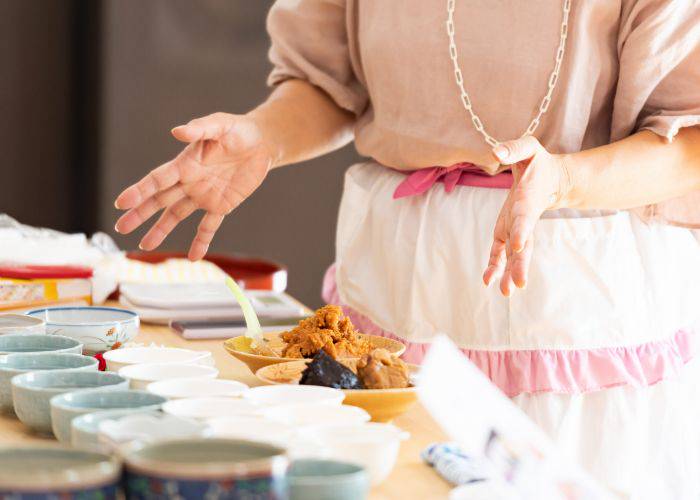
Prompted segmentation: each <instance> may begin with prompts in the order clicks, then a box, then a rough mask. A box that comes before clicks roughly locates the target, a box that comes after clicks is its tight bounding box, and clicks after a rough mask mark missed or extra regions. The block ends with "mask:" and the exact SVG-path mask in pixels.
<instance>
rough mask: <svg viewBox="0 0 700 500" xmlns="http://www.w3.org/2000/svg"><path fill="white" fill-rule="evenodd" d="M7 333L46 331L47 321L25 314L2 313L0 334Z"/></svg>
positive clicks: (0, 316)
mask: <svg viewBox="0 0 700 500" xmlns="http://www.w3.org/2000/svg"><path fill="white" fill-rule="evenodd" d="M6 333H46V323H45V322H44V320H43V319H41V318H34V317H32V316H26V315H24V314H0V335H4V334H6Z"/></svg>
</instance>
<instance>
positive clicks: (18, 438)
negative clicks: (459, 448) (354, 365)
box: [0, 325, 450, 500]
mask: <svg viewBox="0 0 700 500" xmlns="http://www.w3.org/2000/svg"><path fill="white" fill-rule="evenodd" d="M135 341H136V342H140V343H143V344H150V343H152V342H153V343H155V344H158V345H167V346H172V347H184V348H187V349H196V350H207V351H211V352H212V354H213V356H214V359H215V361H216V366H217V368H218V369H219V370H220V377H221V378H228V379H235V380H240V381H241V382H244V383H246V384H248V385H250V386H255V385H259V384H260V383H259V381H258V380H257V379H256V378H255V377H254V376H253V374H252V373H251V372H250V370H249V369H248V367H247V366H246V365H244V364H243V363H242V362H240V361H238V360H237V359H235V358H234V357H233V356H231V355H229V354H228V353H227V352H226V351H225V350H224V348H223V343H222V341H220V340H196V341H193V340H184V339H183V338H182V337H180V336H179V335H177V334H176V333H174V332H173V331H172V330H170V329H169V328H167V327H163V326H153V325H142V326H141V332H140V333H139V335H138V337H137V338H136V339H135ZM394 424H395V425H397V426H399V427H401V428H402V429H404V430H406V431H408V432H410V433H411V439H410V440H408V441H404V442H403V443H402V444H401V452H400V455H399V459H398V462H397V465H396V468H395V469H394V470H393V472H392V473H391V476H389V478H388V479H387V480H386V481H384V482H383V483H382V484H381V485H379V486H378V487H375V488H373V489H372V492H371V495H370V499H372V500H385V499H386V500H389V499H392V500H393V499H405V500H409V499H414V498H416V499H428V498H430V499H439V498H445V497H446V496H447V493H448V492H449V490H450V485H449V484H448V483H447V482H446V481H444V480H443V479H442V478H440V476H438V475H437V474H436V473H435V471H433V470H432V469H431V468H430V467H429V466H427V465H425V464H424V463H423V462H422V461H421V459H420V452H421V450H422V449H423V448H424V447H425V446H426V445H428V444H430V443H433V442H435V441H439V440H442V439H444V438H445V437H444V435H443V434H442V432H441V431H440V429H439V428H438V427H437V425H436V424H435V423H434V422H433V421H432V419H431V418H430V416H429V415H428V413H427V412H426V411H425V410H424V409H423V408H422V407H421V406H420V405H416V406H415V407H413V408H412V409H411V410H410V411H409V412H408V413H406V414H404V415H402V416H401V417H399V418H397V419H396V421H395V422H394ZM41 441H45V442H46V441H49V440H48V439H47V438H42V437H39V436H36V435H33V434H31V433H30V432H29V431H28V430H27V429H26V427H24V426H23V425H22V424H21V423H20V422H19V421H18V420H17V419H16V418H14V417H9V416H0V442H1V443H2V444H9V443H17V442H25V443H26V442H41Z"/></svg>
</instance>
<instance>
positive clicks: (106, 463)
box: [0, 444, 122, 493]
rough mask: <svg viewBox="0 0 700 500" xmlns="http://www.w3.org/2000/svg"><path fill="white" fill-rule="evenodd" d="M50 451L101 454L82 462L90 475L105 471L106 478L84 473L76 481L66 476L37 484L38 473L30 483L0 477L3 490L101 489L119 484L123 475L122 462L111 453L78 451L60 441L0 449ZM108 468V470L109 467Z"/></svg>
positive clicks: (8, 452) (41, 491)
mask: <svg viewBox="0 0 700 500" xmlns="http://www.w3.org/2000/svg"><path fill="white" fill-rule="evenodd" d="M32 451H33V452H36V453H47V452H56V453H58V452H64V453H69V454H74V455H93V456H99V457H102V458H103V460H99V461H95V462H90V463H87V464H84V465H82V467H85V468H87V469H88V470H89V471H90V473H91V474H93V475H94V474H95V472H98V473H100V472H101V473H102V474H101V475H102V476H103V477H100V478H94V477H93V476H92V475H91V476H88V478H87V479H86V478H85V476H84V475H81V477H80V478H78V479H77V480H75V479H73V480H71V479H69V478H66V477H65V476H64V477H62V478H59V479H53V480H51V481H50V482H47V483H46V484H38V485H37V484H36V476H35V475H32V476H31V477H30V479H29V481H31V484H30V483H27V482H26V480H24V482H23V481H16V482H13V481H12V480H7V481H5V480H0V490H6V489H13V490H17V491H19V492H21V493H44V492H46V491H50V492H54V491H60V490H65V489H71V490H76V489H80V490H83V489H89V488H99V487H103V486H107V485H110V484H116V483H117V482H118V481H119V478H120V477H121V470H122V464H121V461H120V460H119V459H118V457H116V456H113V455H108V454H106V453H100V452H97V451H88V450H79V449H75V448H72V447H69V446H65V445H60V444H41V445H39V444H31V445H20V446H17V445H14V446H12V445H10V446H8V447H3V448H2V450H0V454H3V453H5V454H13V453H29V452H32ZM107 469H109V470H107Z"/></svg>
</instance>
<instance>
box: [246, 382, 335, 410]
mask: <svg viewBox="0 0 700 500" xmlns="http://www.w3.org/2000/svg"><path fill="white" fill-rule="evenodd" d="M280 387H282V388H284V389H287V388H290V387H291V388H292V389H291V390H292V391H295V390H297V389H294V388H295V387H308V388H309V389H300V391H301V392H305V391H312V390H313V391H319V392H325V393H327V394H328V397H327V398H324V400H323V401H321V402H315V403H314V404H338V405H340V404H343V401H344V400H345V393H344V392H343V391H342V390H341V389H335V388H333V387H325V386H322V385H299V384H268V385H259V386H257V387H251V389H250V390H249V391H246V393H245V394H244V395H243V399H247V400H249V401H252V402H255V403H258V404H265V403H266V402H269V401H268V400H267V399H266V398H263V399H262V400H260V399H258V398H256V397H255V394H257V393H263V394H265V393H266V392H272V393H273V392H274V391H275V390H279V391H282V389H280ZM331 395H333V396H335V397H333V398H331V397H330V396H331ZM292 404H302V403H300V402H287V403H285V402H276V403H273V406H284V405H292Z"/></svg>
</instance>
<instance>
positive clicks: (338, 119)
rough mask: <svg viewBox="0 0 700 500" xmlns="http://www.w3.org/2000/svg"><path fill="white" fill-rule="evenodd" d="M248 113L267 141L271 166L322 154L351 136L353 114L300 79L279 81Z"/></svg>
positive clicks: (333, 148)
mask: <svg viewBox="0 0 700 500" xmlns="http://www.w3.org/2000/svg"><path fill="white" fill-rule="evenodd" d="M248 116H249V117H250V118H252V119H253V121H255V122H256V123H257V124H258V127H259V128H260V131H261V133H262V135H263V139H264V141H265V142H266V143H267V144H268V148H269V149H270V151H271V155H272V164H271V168H276V167H280V166H283V165H289V164H290V163H297V162H300V161H304V160H309V159H311V158H316V157H318V156H322V155H324V154H326V153H330V152H331V151H335V150H336V149H340V148H341V147H343V146H345V145H346V144H347V143H349V142H350V141H351V140H352V138H353V130H352V128H353V124H354V123H355V117H354V115H353V114H352V113H350V112H348V111H345V110H343V109H341V108H339V107H338V106H337V105H336V104H335V102H333V100H332V99H331V98H330V97H328V95H327V94H326V93H325V92H323V91H322V90H320V89H318V88H317V87H314V86H313V85H311V84H310V83H307V82H305V81H303V80H287V81H286V82H284V83H282V84H280V85H279V86H277V87H276V88H275V90H274V91H273V92H272V94H270V97H268V99H267V100H266V101H265V102H264V103H262V104H261V105H260V106H258V107H257V108H255V109H254V110H253V111H251V112H250V113H248Z"/></svg>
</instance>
